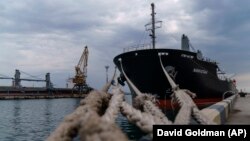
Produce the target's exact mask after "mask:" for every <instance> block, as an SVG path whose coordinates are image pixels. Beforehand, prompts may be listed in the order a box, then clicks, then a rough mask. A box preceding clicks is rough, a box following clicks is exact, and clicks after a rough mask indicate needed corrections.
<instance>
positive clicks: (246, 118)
mask: <svg viewBox="0 0 250 141" xmlns="http://www.w3.org/2000/svg"><path fill="white" fill-rule="evenodd" d="M226 124H248V125H249V124H250V94H247V95H246V96H245V97H240V96H238V98H237V101H236V102H235V105H234V107H233V109H232V112H231V114H230V115H229V118H228V120H227V122H226Z"/></svg>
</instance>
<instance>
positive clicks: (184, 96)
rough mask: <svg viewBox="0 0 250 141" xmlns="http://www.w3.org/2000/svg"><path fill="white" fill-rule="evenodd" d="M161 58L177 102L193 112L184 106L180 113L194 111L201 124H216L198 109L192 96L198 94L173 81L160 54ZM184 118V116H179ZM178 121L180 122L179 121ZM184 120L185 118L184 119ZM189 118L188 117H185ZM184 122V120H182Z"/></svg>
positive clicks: (188, 114) (188, 113) (186, 114)
mask: <svg viewBox="0 0 250 141" xmlns="http://www.w3.org/2000/svg"><path fill="white" fill-rule="evenodd" d="M159 59H160V64H161V68H162V70H163V72H164V74H165V76H166V78H167V80H168V82H169V84H170V86H171V87H172V90H173V95H174V97H175V98H176V99H177V102H178V103H179V104H180V106H181V108H182V107H183V106H186V107H187V108H190V109H191V112H189V111H190V110H189V109H187V108H183V109H180V111H179V112H182V113H179V114H180V117H181V116H183V115H184V114H185V116H189V117H190V116H191V114H190V113H192V114H193V115H194V117H195V119H197V121H198V122H200V123H201V124H215V123H214V122H213V121H211V120H209V119H208V118H207V117H206V116H204V115H203V114H202V113H201V112H200V110H199V109H198V107H197V106H196V104H195V103H194V101H193V100H192V98H191V97H190V96H192V97H195V96H196V95H195V94H194V93H192V92H190V91H188V90H181V89H180V88H179V87H178V85H176V84H175V82H174V81H173V79H172V78H171V77H170V76H169V74H168V72H167V71H166V70H165V69H164V67H163V64H162V60H161V56H160V55H159ZM179 119H182V118H179V117H178V119H177V120H179ZM177 120H176V123H179V121H178V122H177ZM182 120H183V119H182ZM185 120H188V119H185ZM185 122H187V121H185ZM181 123H182V122H181Z"/></svg>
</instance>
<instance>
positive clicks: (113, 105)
mask: <svg viewBox="0 0 250 141" xmlns="http://www.w3.org/2000/svg"><path fill="white" fill-rule="evenodd" d="M112 93H113V95H112V98H111V100H110V101H109V107H108V108H107V110H106V112H105V114H104V115H103V116H102V119H104V120H106V121H109V122H115V119H116V118H117V116H118V113H119V111H120V107H121V104H122V101H123V97H124V93H123V92H122V90H121V89H120V88H119V87H118V86H116V87H113V90H112Z"/></svg>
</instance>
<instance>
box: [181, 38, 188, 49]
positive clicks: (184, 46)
mask: <svg viewBox="0 0 250 141" xmlns="http://www.w3.org/2000/svg"><path fill="white" fill-rule="evenodd" d="M181 49H182V50H185V51H189V39H188V37H187V36H186V35H185V34H183V35H182V39H181Z"/></svg>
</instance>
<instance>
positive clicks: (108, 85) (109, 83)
mask: <svg viewBox="0 0 250 141" xmlns="http://www.w3.org/2000/svg"><path fill="white" fill-rule="evenodd" d="M115 76H116V67H115V71H114V74H113V77H112V79H110V81H108V83H106V84H105V85H104V86H103V88H102V91H103V92H108V90H109V88H110V86H111V84H112V82H113V81H114V78H115Z"/></svg>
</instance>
